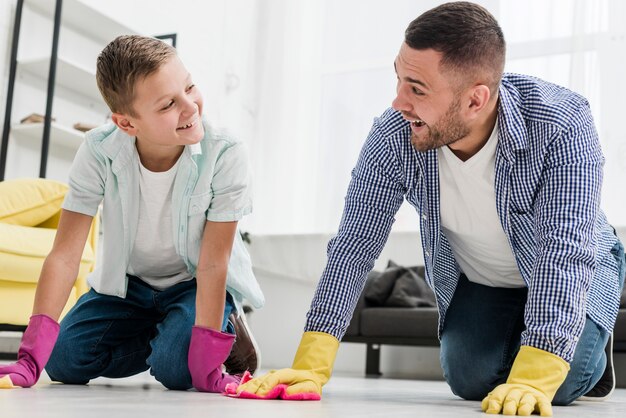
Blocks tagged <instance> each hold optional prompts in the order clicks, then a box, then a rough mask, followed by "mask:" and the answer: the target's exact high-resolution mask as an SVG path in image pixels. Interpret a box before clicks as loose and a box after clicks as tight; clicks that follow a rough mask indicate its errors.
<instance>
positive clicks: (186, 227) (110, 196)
mask: <svg viewBox="0 0 626 418" xmlns="http://www.w3.org/2000/svg"><path fill="white" fill-rule="evenodd" d="M203 124H204V128H205V135H204V138H203V139H202V141H200V142H199V143H198V144H194V145H187V146H185V150H184V152H183V154H182V155H181V157H180V163H179V167H178V172H177V174H176V179H175V180H174V188H173V191H172V224H171V225H163V227H164V228H166V227H170V228H173V229H172V236H173V237H174V245H175V247H176V252H177V253H178V255H179V256H180V257H181V258H182V259H183V261H184V262H185V264H186V265H187V269H188V270H189V272H191V273H192V274H194V275H195V271H196V267H197V265H198V258H199V255H200V245H201V243H202V234H203V231H204V226H205V223H206V221H207V220H209V221H216V222H229V221H239V220H240V219H241V218H243V216H245V215H247V214H249V213H250V212H251V211H252V200H251V196H250V194H251V191H250V184H249V183H250V172H249V164H248V160H247V154H246V151H245V147H244V145H243V144H242V143H240V142H236V141H234V140H232V139H230V138H229V137H227V136H224V135H221V134H219V133H216V132H215V131H213V130H212V129H211V128H210V127H209V125H208V124H207V122H206V120H204V119H203ZM134 150H135V138H134V137H131V136H129V135H127V134H126V133H124V132H123V131H121V130H120V129H118V128H117V127H116V126H115V125H114V124H112V123H111V124H107V125H103V126H101V127H99V128H97V129H94V130H92V131H89V132H88V133H87V134H86V139H85V141H84V142H83V144H82V145H81V146H80V148H79V149H78V152H77V153H76V157H75V158H74V162H73V163H72V168H71V170H70V178H69V192H68V193H67V195H66V197H65V201H64V203H63V208H64V209H66V210H69V211H72V212H78V213H83V214H85V215H89V216H95V215H96V213H97V212H98V207H99V205H100V203H103V209H102V232H103V236H102V238H103V239H102V244H101V245H102V252H101V254H102V255H101V259H99V260H98V261H97V263H96V268H95V270H94V271H93V272H92V273H91V274H90V275H89V277H88V279H87V281H88V283H89V284H90V286H91V287H93V288H94V289H95V290H96V291H97V292H98V293H102V294H106V295H112V296H119V297H122V298H123V297H126V289H127V285H128V278H127V276H126V271H127V268H128V264H129V261H130V255H131V252H132V249H133V243H134V241H135V235H136V231H137V221H138V219H139V196H140V194H139V160H138V155H137V153H136V152H135V151H134ZM226 289H227V291H228V292H229V293H230V294H231V295H232V296H233V299H234V300H235V305H236V306H237V307H238V308H240V307H241V302H242V301H243V300H244V299H246V300H247V301H248V302H249V303H250V304H251V305H252V306H254V307H255V308H260V307H262V306H263V304H264V302H265V298H264V296H263V293H262V292H261V288H260V287H259V284H258V283H257V281H256V278H255V277H254V274H253V272H252V263H251V261H250V256H249V254H248V251H247V250H246V248H245V246H244V244H243V241H242V240H241V237H240V235H239V234H235V242H234V244H233V251H232V254H231V257H230V263H229V266H228V274H227V278H226Z"/></svg>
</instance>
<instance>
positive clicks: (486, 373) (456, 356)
mask: <svg viewBox="0 0 626 418" xmlns="http://www.w3.org/2000/svg"><path fill="white" fill-rule="evenodd" d="M465 354H466V353H465ZM441 365H442V368H443V373H444V377H445V379H446V382H448V385H449V386H450V389H451V390H452V393H454V394H455V395H457V396H459V397H461V398H463V399H466V400H471V401H481V400H483V398H484V397H485V396H487V394H488V393H489V392H490V391H492V390H493V389H494V388H495V387H496V386H498V385H499V384H500V383H504V382H505V381H506V378H507V374H508V372H507V371H506V370H503V369H502V367H500V364H499V362H497V361H493V359H491V358H485V357H479V356H475V357H473V358H471V359H469V358H468V356H467V355H463V354H461V353H446V352H445V351H442V356H441Z"/></svg>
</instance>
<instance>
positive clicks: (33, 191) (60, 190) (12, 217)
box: [0, 179, 68, 226]
mask: <svg viewBox="0 0 626 418" xmlns="http://www.w3.org/2000/svg"><path fill="white" fill-rule="evenodd" d="M67 189H68V188H67V186H66V185H65V184H63V183H61V182H58V181H54V180H48V179H14V180H6V181H3V182H0V223H5V224H14V225H24V226H35V225H39V224H41V223H42V222H44V221H46V220H47V219H49V218H51V217H53V216H54V215H55V214H57V213H58V212H59V210H60V209H61V205H62V203H63V199H64V198H65V194H66V193H67Z"/></svg>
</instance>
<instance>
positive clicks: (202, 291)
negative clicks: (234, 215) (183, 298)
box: [195, 221, 237, 331]
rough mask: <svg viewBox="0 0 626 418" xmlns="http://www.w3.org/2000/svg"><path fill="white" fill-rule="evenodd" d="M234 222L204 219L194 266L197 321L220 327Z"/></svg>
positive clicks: (208, 325) (235, 225) (209, 326)
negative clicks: (204, 224)
mask: <svg viewBox="0 0 626 418" xmlns="http://www.w3.org/2000/svg"><path fill="white" fill-rule="evenodd" d="M236 232H237V222H212V221H207V223H206V226H205V227H204V233H203V235H202V245H201V247H200V258H199V260H198V267H197V269H196V282H197V286H198V289H197V293H196V323H195V324H196V325H197V326H200V327H203V328H211V329H214V330H216V331H220V330H221V329H222V321H223V319H224V318H223V315H224V302H225V300H226V272H227V271H228V262H229V260H230V253H231V251H232V249H233V241H234V239H235V233H236Z"/></svg>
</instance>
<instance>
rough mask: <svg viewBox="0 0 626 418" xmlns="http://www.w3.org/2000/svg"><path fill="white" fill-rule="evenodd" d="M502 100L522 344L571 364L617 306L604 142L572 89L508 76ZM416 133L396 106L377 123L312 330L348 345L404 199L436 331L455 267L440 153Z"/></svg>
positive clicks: (504, 178) (500, 203) (502, 183)
mask: <svg viewBox="0 0 626 418" xmlns="http://www.w3.org/2000/svg"><path fill="white" fill-rule="evenodd" d="M499 93H500V101H499V105H498V125H497V126H498V146H497V150H496V160H495V184H494V187H495V192H496V205H497V212H498V217H499V219H500V222H501V224H502V228H503V229H504V232H505V234H506V236H507V238H508V240H509V243H510V245H511V248H512V250H513V254H514V255H515V259H516V261H517V265H518V267H519V270H520V272H521V275H522V277H523V279H524V281H525V283H526V285H527V287H528V300H527V302H526V308H525V313H524V321H525V325H526V330H525V331H524V332H523V333H522V341H521V342H522V344H523V345H529V346H533V347H536V348H539V349H542V350H545V351H549V352H551V353H554V354H556V355H558V356H560V357H562V358H563V359H565V360H566V361H568V362H570V361H571V360H572V357H573V354H574V349H575V348H576V342H577V341H578V338H579V336H580V335H581V333H582V330H583V326H584V323H585V315H587V316H589V318H591V320H593V321H594V322H595V323H597V324H598V325H600V326H601V327H602V328H604V329H606V330H609V331H610V330H612V329H613V325H614V323H615V318H616V316H617V311H618V308H619V292H620V291H619V280H618V267H619V266H618V262H617V259H616V257H615V256H614V255H613V254H612V253H611V249H612V248H613V246H614V244H615V243H616V242H617V238H616V236H615V234H614V231H613V228H612V227H611V226H610V225H609V224H608V222H607V220H606V217H605V215H604V213H603V212H602V211H601V209H600V208H599V203H600V191H601V186H602V167H603V165H604V157H603V155H602V151H601V149H600V143H599V140H598V134H597V132H596V129H595V127H594V123H593V118H592V116H591V111H590V109H589V104H588V103H587V101H586V100H585V99H584V98H583V97H581V96H580V95H578V94H576V93H573V92H571V91H570V90H567V89H565V88H562V87H559V86H556V85H554V84H550V83H547V82H544V81H542V80H539V79H536V78H532V77H528V76H522V75H516V74H505V75H504V77H503V80H502V82H501V85H500V91H499ZM410 135H411V130H410V126H409V123H408V122H406V121H405V120H404V119H403V118H402V116H401V115H400V113H399V112H396V111H394V110H393V109H388V110H387V111H386V112H384V113H383V114H382V116H380V117H379V118H376V119H375V120H374V124H373V127H372V130H371V132H370V134H369V136H368V138H367V140H366V142H365V144H364V146H363V148H362V150H361V154H360V156H359V160H358V162H357V165H356V167H355V168H354V170H353V171H352V179H351V182H350V185H349V187H348V192H347V195H346V199H345V208H344V212H343V217H342V220H341V224H340V226H339V231H338V233H337V235H336V236H335V237H333V238H332V239H331V240H330V242H329V243H328V262H327V265H326V268H325V270H324V272H323V274H322V277H321V279H320V282H319V284H318V287H317V290H316V293H315V297H314V299H313V301H312V303H311V308H310V310H309V312H308V314H307V323H306V327H305V330H306V331H320V332H325V333H328V334H331V335H333V336H335V337H337V338H339V339H341V337H342V336H343V335H344V333H345V330H346V328H347V326H348V324H349V322H350V318H351V316H352V312H353V311H354V307H355V305H356V302H357V300H358V298H359V295H360V293H361V292H362V290H363V286H364V283H365V278H366V276H367V273H368V272H369V271H370V270H371V269H372V268H373V266H374V261H375V260H376V258H377V257H378V256H379V255H380V252H381V251H382V249H383V247H384V245H385V242H386V241H387V238H388V236H389V233H390V230H391V226H392V224H393V222H394V216H395V214H396V212H397V211H398V209H399V208H400V205H401V204H402V202H403V200H404V199H406V200H407V201H408V202H409V203H410V204H411V205H412V206H413V207H415V209H416V210H417V212H418V213H419V215H420V216H419V220H420V231H421V240H422V251H423V253H424V259H425V267H426V281H427V282H428V284H429V285H430V287H431V288H432V289H433V290H434V292H435V295H436V299H437V307H438V310H439V333H440V334H441V331H442V329H443V324H444V321H445V318H446V310H447V309H448V306H449V305H450V301H451V299H452V295H453V294H454V290H455V288H456V285H457V283H458V279H459V276H460V270H459V266H458V264H457V262H456V261H455V259H454V255H453V253H452V250H451V248H450V244H449V242H448V240H447V239H446V236H445V235H444V234H443V232H442V230H441V221H440V207H439V175H438V163H437V152H436V150H432V151H427V152H418V151H416V150H415V149H414V148H413V147H412V145H411V143H410ZM417 250H418V248H417V243H416V251H417ZM407 326H410V324H407Z"/></svg>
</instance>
